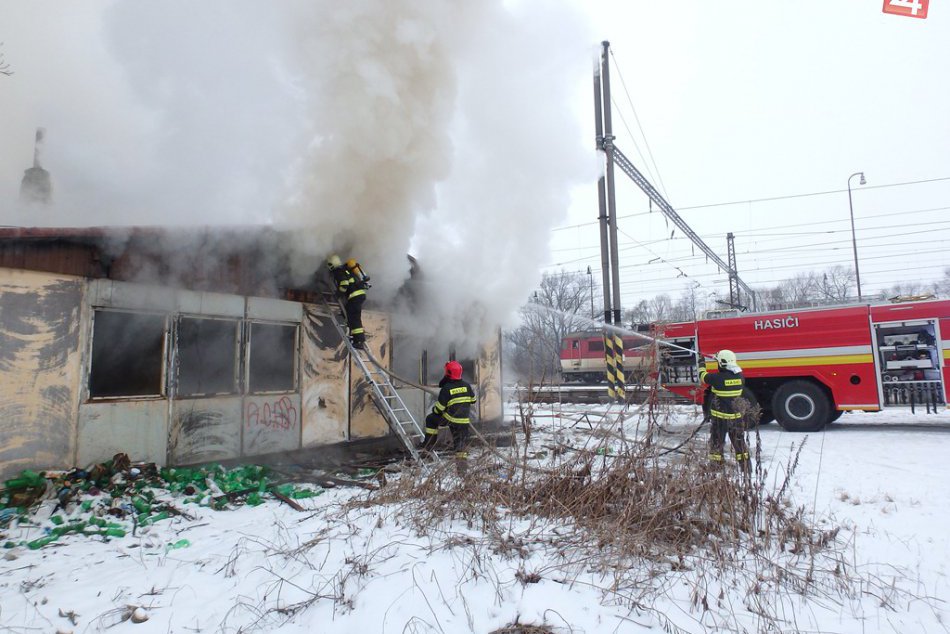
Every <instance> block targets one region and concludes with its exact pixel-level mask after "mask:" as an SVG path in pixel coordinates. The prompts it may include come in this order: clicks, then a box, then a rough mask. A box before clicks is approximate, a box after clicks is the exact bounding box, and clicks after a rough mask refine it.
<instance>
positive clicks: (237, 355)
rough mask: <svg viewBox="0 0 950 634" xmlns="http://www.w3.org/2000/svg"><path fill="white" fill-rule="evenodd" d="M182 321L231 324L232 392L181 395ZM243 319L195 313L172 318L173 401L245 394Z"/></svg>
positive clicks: (181, 314) (176, 315)
mask: <svg viewBox="0 0 950 634" xmlns="http://www.w3.org/2000/svg"><path fill="white" fill-rule="evenodd" d="M184 319H190V320H202V321H223V322H231V323H232V324H233V325H234V330H235V332H234V350H233V355H234V373H233V376H232V391H230V392H206V393H195V394H182V393H181V392H180V389H181V376H180V369H179V368H180V363H181V338H180V337H181V330H180V328H181V322H182V320H184ZM245 321H246V320H245V319H244V318H243V317H227V316H221V315H203V314H196V313H175V314H174V316H173V322H174V329H175V334H174V338H173V339H174V355H175V356H174V359H173V361H174V365H175V367H174V368H173V373H172V374H173V376H174V380H175V389H174V399H175V400H176V401H177V400H196V399H203V398H222V397H238V398H239V397H241V396H243V395H244V393H245V389H244V387H245V386H244V385H243V383H242V374H243V373H242V366H243V364H244V359H243V356H244V355H243V354H242V352H243V349H244V346H245V343H244V323H245Z"/></svg>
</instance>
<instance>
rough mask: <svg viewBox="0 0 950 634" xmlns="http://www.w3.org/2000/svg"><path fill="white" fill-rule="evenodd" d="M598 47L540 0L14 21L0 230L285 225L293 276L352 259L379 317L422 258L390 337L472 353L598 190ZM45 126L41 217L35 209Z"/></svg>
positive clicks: (386, 1)
mask: <svg viewBox="0 0 950 634" xmlns="http://www.w3.org/2000/svg"><path fill="white" fill-rule="evenodd" d="M594 39H595V38H594V37H592V36H591V35H590V34H589V33H587V32H586V30H585V27H584V22H583V20H582V19H581V18H580V17H579V16H578V15H576V14H575V12H574V11H572V10H571V9H570V7H569V6H568V5H566V4H564V5H562V4H560V3H557V2H544V1H542V0H524V1H519V2H508V3H505V2H502V1H501V0H475V1H472V2H451V1H447V0H348V1H347V2H330V1H329V0H282V1H281V2H279V3H273V2H264V1H262V0H255V1H251V0H227V1H224V0H207V1H205V2H201V3H193V2H184V1H183V0H176V1H171V2H163V3H138V2H131V1H125V0H117V1H103V0H98V1H87V2H83V3H66V4H64V3H59V2H54V1H51V0H33V1H31V2H29V3H26V2H24V3H4V4H3V5H2V7H0V41H4V42H5V46H4V52H5V59H6V61H7V62H8V63H9V64H11V66H14V67H15V68H16V73H15V74H14V75H12V76H9V77H7V76H3V77H0V113H2V117H3V126H0V148H2V150H0V210H2V215H3V219H2V220H0V223H2V224H10V225H27V226H93V225H161V226H169V225H194V224H199V225H229V226H233V225H272V226H275V227H278V228H286V227H290V228H293V229H294V232H293V235H294V236H295V237H294V244H293V245H291V246H292V249H293V253H294V256H295V257H294V262H295V269H296V274H297V275H299V277H300V279H306V277H307V276H309V274H310V273H311V272H312V270H313V269H314V268H315V267H318V266H319V265H320V264H321V262H322V260H323V259H324V258H325V257H326V256H327V255H329V254H330V253H333V252H339V253H340V255H342V256H343V257H344V258H345V257H349V256H355V257H356V258H357V259H359V260H360V261H361V263H362V264H363V265H364V267H365V268H366V269H367V270H368V271H369V272H370V273H371V274H372V275H373V278H374V288H373V291H372V293H373V295H374V299H376V300H377V301H381V302H387V301H391V300H394V299H395V296H396V291H397V289H398V288H399V287H400V286H401V285H402V284H403V282H404V281H405V280H406V278H407V277H408V274H409V262H408V260H407V258H406V254H407V253H410V252H411V253H412V254H413V255H414V256H415V257H416V258H417V259H418V262H419V264H420V267H421V269H422V271H423V272H424V275H423V277H422V278H421V279H420V282H419V289H420V293H419V295H420V299H421V303H416V304H415V305H413V307H412V310H411V312H410V311H409V309H408V307H405V306H404V312H403V313H402V315H403V318H402V319H401V324H402V327H403V328H405V329H410V330H413V331H416V332H418V333H425V334H426V335H427V336H430V337H437V338H438V339H439V340H441V341H443V342H454V343H456V344H457V345H459V346H460V348H461V350H460V352H464V351H465V350H464V349H465V345H466V344H471V345H474V344H475V343H477V340H479V339H483V338H485V337H486V336H488V335H490V332H491V330H492V329H493V328H494V327H497V326H498V325H499V324H501V323H502V322H504V321H505V320H506V319H508V318H509V316H510V315H511V314H512V313H513V310H514V308H515V307H516V306H518V305H519V304H520V303H521V302H522V301H524V299H525V298H526V297H527V295H528V293H529V292H530V290H531V289H532V288H533V287H534V285H535V284H536V283H537V281H538V279H539V277H540V275H539V273H538V267H539V265H540V264H541V263H543V262H544V261H545V259H546V257H547V243H548V230H549V228H550V227H551V226H553V225H555V224H557V223H558V222H559V221H560V220H561V219H562V218H563V216H564V214H565V212H566V209H567V206H568V202H569V192H570V189H571V188H572V186H573V185H575V184H578V183H580V182H583V181H590V180H592V179H593V178H595V177H596V172H595V170H596V163H595V160H594V158H593V154H594V153H593V150H592V149H590V146H592V142H591V140H590V139H589V137H590V136H591V135H590V132H589V131H587V130H585V127H584V126H583V125H582V124H581V123H580V121H581V118H580V114H579V113H578V112H576V111H575V110H576V109H577V107H578V103H581V104H583V103H584V102H583V100H584V99H585V98H587V97H588V95H589V93H590V84H591V79H590V59H591V56H592V54H593V51H594V47H593V45H592V44H593V41H594ZM40 127H43V128H45V129H46V141H45V143H46V145H45V148H44V155H43V156H44V163H43V167H44V168H45V169H46V170H48V171H49V174H50V176H51V179H52V182H53V191H54V196H53V201H52V203H50V204H48V205H24V204H23V203H21V202H20V200H19V198H18V193H19V185H20V181H21V179H22V176H23V173H24V170H25V169H27V168H28V167H30V166H31V164H32V157H33V141H34V134H35V132H36V129H37V128H40ZM208 255H209V257H214V253H213V252H211V253H209V254H208Z"/></svg>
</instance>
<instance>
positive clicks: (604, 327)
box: [527, 302, 714, 359]
mask: <svg viewBox="0 0 950 634" xmlns="http://www.w3.org/2000/svg"><path fill="white" fill-rule="evenodd" d="M527 305H528V306H530V307H531V308H534V309H540V310H544V311H546V312H549V313H554V314H556V315H562V316H564V317H569V318H571V319H573V320H575V321H580V322H584V323H586V324H590V325H591V326H593V327H594V328H596V329H598V330H601V329H602V330H606V331H608V332H614V333H618V334H622V335H631V336H633V337H639V338H640V339H646V340H647V341H651V342H654V343H656V344H658V345H661V346H666V347H668V348H675V349H677V350H683V351H685V352H688V353H690V354H693V355H697V356H699V355H702V356H703V357H708V358H710V359H712V358H714V357H713V355H711V354H703V353H701V352H699V351H697V350H693V349H691V348H684V347H683V346H678V345H676V344H675V343H670V342H669V341H664V340H662V339H657V338H655V337H650V336H649V335H645V334H643V333H641V332H636V331H635V330H630V329H629V328H624V327H623V326H615V325H613V324H605V323H604V322H602V321H597V320H595V319H591V318H590V317H584V316H582V315H578V314H576V313H569V312H567V311H564V310H558V309H556V308H552V307H550V306H545V305H544V304H538V303H535V302H528V304H527Z"/></svg>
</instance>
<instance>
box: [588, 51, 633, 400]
mask: <svg viewBox="0 0 950 634" xmlns="http://www.w3.org/2000/svg"><path fill="white" fill-rule="evenodd" d="M609 47H610V43H609V42H607V41H604V42H603V43H602V48H601V55H600V66H599V68H598V69H596V70H595V71H594V106H595V107H594V112H595V118H596V125H597V149H599V150H602V151H603V152H604V159H605V161H606V165H605V169H604V174H603V176H601V177H600V179H599V180H598V182H597V196H598V202H599V206H600V253H601V257H600V260H601V269H602V273H603V280H604V286H603V289H604V324H605V326H608V325H610V324H614V325H616V326H620V325H622V324H621V319H622V318H621V316H622V311H621V308H620V255H619V249H618V244H617V200H616V194H615V191H614V163H613V153H612V152H610V151H609V150H608V148H610V147H612V146H613V139H614V135H613V117H612V115H611V104H610V63H609V58H608V55H607V53H608V49H609ZM604 357H605V360H606V362H607V363H606V367H607V383H608V385H609V387H608V389H607V394H608V395H609V396H610V398H611V399H616V400H618V401H620V402H624V401H625V400H626V395H625V389H626V378H625V377H624V373H623V340H622V339H621V338H620V336H619V335H617V334H616V333H615V332H613V331H612V330H611V329H609V328H606V327H605V328H604Z"/></svg>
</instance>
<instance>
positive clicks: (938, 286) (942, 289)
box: [934, 266, 950, 297]
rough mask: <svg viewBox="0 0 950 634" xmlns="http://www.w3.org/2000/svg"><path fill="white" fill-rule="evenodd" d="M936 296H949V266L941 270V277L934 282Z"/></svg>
mask: <svg viewBox="0 0 950 634" xmlns="http://www.w3.org/2000/svg"><path fill="white" fill-rule="evenodd" d="M934 291H936V293H937V296H938V297H950V266H948V267H947V268H945V269H944V270H943V278H941V279H939V280H937V281H936V282H935V283H934Z"/></svg>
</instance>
